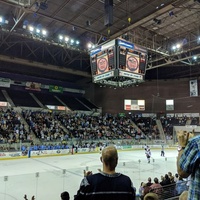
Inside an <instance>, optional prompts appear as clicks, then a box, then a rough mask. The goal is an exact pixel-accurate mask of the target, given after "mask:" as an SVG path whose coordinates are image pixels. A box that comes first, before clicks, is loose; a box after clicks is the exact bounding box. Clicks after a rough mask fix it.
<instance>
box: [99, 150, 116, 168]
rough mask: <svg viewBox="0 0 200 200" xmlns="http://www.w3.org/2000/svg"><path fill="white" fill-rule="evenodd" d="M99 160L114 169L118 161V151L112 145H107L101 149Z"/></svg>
mask: <svg viewBox="0 0 200 200" xmlns="http://www.w3.org/2000/svg"><path fill="white" fill-rule="evenodd" d="M101 161H102V162H103V163H104V164H105V165H106V167H108V168H109V170H114V169H115V167H116V166H117V163H118V153H117V149H116V148H115V147H114V146H107V147H106V148H104V149H103V150H102V156H101Z"/></svg>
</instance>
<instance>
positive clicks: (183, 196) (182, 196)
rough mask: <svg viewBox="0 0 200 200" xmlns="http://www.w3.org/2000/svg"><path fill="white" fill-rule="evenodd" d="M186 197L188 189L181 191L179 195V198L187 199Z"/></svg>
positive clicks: (181, 199) (180, 199)
mask: <svg viewBox="0 0 200 200" xmlns="http://www.w3.org/2000/svg"><path fill="white" fill-rule="evenodd" d="M187 199H188V191H183V192H182V193H181V195H180V196H179V200H187Z"/></svg>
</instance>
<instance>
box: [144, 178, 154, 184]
mask: <svg viewBox="0 0 200 200" xmlns="http://www.w3.org/2000/svg"><path fill="white" fill-rule="evenodd" d="M152 184H153V183H152V182H151V177H149V178H148V182H147V183H146V185H147V186H151V185H152Z"/></svg>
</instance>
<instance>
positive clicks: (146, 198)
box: [144, 192, 159, 200]
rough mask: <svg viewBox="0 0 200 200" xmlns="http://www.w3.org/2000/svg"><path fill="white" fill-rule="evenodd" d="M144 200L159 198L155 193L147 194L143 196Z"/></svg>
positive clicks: (157, 199) (156, 199)
mask: <svg viewBox="0 0 200 200" xmlns="http://www.w3.org/2000/svg"><path fill="white" fill-rule="evenodd" d="M144 200H159V198H158V195H157V194H156V193H153V192H149V193H147V194H146V195H145V196H144Z"/></svg>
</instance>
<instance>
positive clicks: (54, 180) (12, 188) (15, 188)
mask: <svg viewBox="0 0 200 200" xmlns="http://www.w3.org/2000/svg"><path fill="white" fill-rule="evenodd" d="M165 155H166V157H161V156H160V150H152V158H151V163H150V164H148V163H147V160H146V157H145V154H144V150H137V151H136V150H135V151H123V152H119V163H118V166H117V169H116V171H117V172H121V173H124V174H126V175H128V176H129V177H130V178H131V180H132V182H133V184H134V186H135V187H136V188H137V191H138V188H139V186H140V183H141V182H142V181H143V182H147V178H148V177H151V178H152V179H153V178H154V177H158V178H159V179H160V176H161V175H165V174H166V173H168V172H169V171H171V172H172V173H173V174H174V173H176V171H177V170H176V157H177V151H176V150H171V149H170V150H165ZM139 160H140V162H139ZM101 167H102V165H101V162H100V154H99V153H93V154H76V155H66V156H59V157H58V156H56V157H46V158H27V159H17V160H1V161H0V200H23V196H24V194H27V196H28V199H29V200H31V196H32V195H34V196H35V199H36V200H46V199H48V200H60V193H61V192H63V191H64V190H66V191H68V192H69V193H70V199H71V200H72V199H73V196H74V194H76V192H77V190H78V188H79V185H80V181H81V180H82V178H83V170H84V169H88V170H91V171H93V173H95V172H98V170H97V169H99V168H101Z"/></svg>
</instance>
